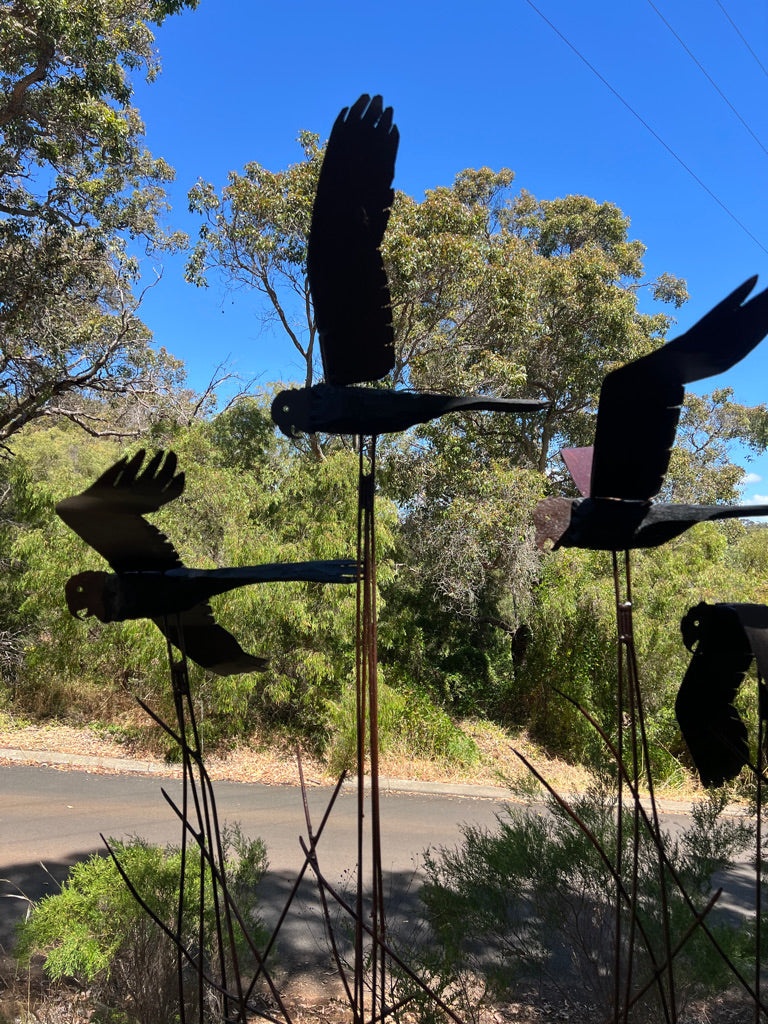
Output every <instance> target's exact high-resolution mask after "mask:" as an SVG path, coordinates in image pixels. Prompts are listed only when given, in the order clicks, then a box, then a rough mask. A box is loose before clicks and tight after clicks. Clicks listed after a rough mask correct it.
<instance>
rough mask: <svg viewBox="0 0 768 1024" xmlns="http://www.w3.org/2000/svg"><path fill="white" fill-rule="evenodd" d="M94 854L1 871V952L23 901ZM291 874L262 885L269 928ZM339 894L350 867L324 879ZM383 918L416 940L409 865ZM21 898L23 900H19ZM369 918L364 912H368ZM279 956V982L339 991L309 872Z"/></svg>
mask: <svg viewBox="0 0 768 1024" xmlns="http://www.w3.org/2000/svg"><path fill="white" fill-rule="evenodd" d="M93 853H99V854H101V855H104V856H106V851H105V850H103V849H102V850H84V851H83V852H82V853H78V854H75V855H73V856H71V857H67V858H64V859H62V860H57V861H48V862H46V863H45V864H42V863H41V862H40V861H34V862H30V863H27V864H14V865H12V866H10V867H8V868H5V869H4V870H3V878H2V880H0V952H5V953H9V954H10V953H12V951H13V947H14V941H15V929H16V926H17V924H18V922H19V921H21V920H23V919H24V917H25V915H26V914H27V913H28V911H29V909H30V903H29V902H28V901H30V900H31V901H38V900H40V899H42V898H43V897H45V896H48V895H52V894H54V893H56V892H58V890H59V886H60V884H61V883H62V882H63V881H64V879H65V878H66V877H67V875H68V873H69V870H70V868H71V867H72V866H73V865H74V864H76V863H78V862H79V861H83V860H85V859H87V858H88V857H90V856H91V855H92V854H93ZM294 882H295V876H293V875H291V874H289V873H287V872H267V874H266V876H265V877H264V879H263V881H262V883H261V885H260V886H259V906H260V910H261V914H262V916H263V918H264V921H265V923H266V925H267V927H268V929H269V930H270V932H271V931H272V929H273V928H274V926H275V924H276V923H277V921H278V919H279V917H280V914H281V912H282V910H283V908H284V907H285V905H286V903H287V902H288V900H289V897H290V894H291V890H292V889H293V886H294ZM329 882H330V883H331V885H333V886H334V888H336V889H337V890H338V891H339V892H340V893H341V895H342V896H343V898H344V899H345V900H346V901H347V902H348V903H349V904H350V905H351V906H354V904H355V879H354V877H353V875H352V874H351V873H347V874H345V876H344V877H342V878H339V879H333V878H332V879H329ZM384 885H385V895H386V907H385V911H386V918H387V934H388V939H389V940H390V941H391V942H392V943H393V945H394V947H395V948H396V949H398V950H401V949H403V948H405V947H408V946H409V945H410V944H411V943H416V942H418V938H419V935H420V933H421V932H422V931H423V924H422V914H421V906H420V903H419V899H418V879H416V878H415V876H414V872H413V871H412V870H410V869H409V870H407V871H398V872H389V873H387V874H386V875H385V883H384ZM17 897H22V898H17ZM328 902H329V911H330V913H329V916H330V920H331V924H332V927H333V931H334V936H335V940H336V943H337V948H338V950H339V953H340V955H341V957H342V959H344V960H345V961H346V962H347V963H350V964H351V962H352V956H353V948H354V921H353V920H352V919H351V918H350V916H349V915H348V914H347V912H346V911H345V910H344V909H343V908H342V907H340V906H339V905H338V904H336V903H335V902H334V901H333V900H332V899H331V898H330V897H329V901H328ZM366 917H367V910H366ZM275 948H276V954H273V955H272V956H271V957H270V962H271V963H272V964H274V965H275V966H274V968H273V970H274V972H275V974H276V976H277V977H278V978H279V979H280V980H281V983H283V984H294V983H297V984H306V985H310V984H311V985H312V987H313V988H314V989H316V988H317V987H318V986H320V987H321V988H322V987H326V986H327V988H328V991H329V994H338V992H339V990H340V985H339V983H338V976H337V975H338V972H337V970H336V967H335V962H334V958H333V954H332V950H331V945H330V942H329V940H328V936H327V930H326V925H325V919H324V915H323V911H322V905H321V901H320V898H319V896H318V889H317V884H316V882H315V880H314V877H313V876H312V875H311V872H309V871H308V872H307V874H306V875H305V877H304V879H303V880H302V882H301V885H300V886H299V889H298V891H297V893H296V896H295V898H294V900H293V902H292V904H291V907H290V910H289V912H288V914H287V916H286V919H285V921H284V922H283V925H282V927H281V928H280V932H279V935H278V938H277V942H276V946H275Z"/></svg>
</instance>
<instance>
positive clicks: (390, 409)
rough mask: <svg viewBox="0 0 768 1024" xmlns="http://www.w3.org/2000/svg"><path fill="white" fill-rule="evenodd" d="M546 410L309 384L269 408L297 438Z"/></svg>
mask: <svg viewBox="0 0 768 1024" xmlns="http://www.w3.org/2000/svg"><path fill="white" fill-rule="evenodd" d="M546 405H547V403H546V402H539V401H537V400H536V399H532V398H490V397H486V396H483V395H465V396H454V395H436V394H429V393H424V392H422V393H416V392H410V391H384V390H380V389H377V388H356V387H337V386H335V385H333V384H315V385H314V387H311V388H302V389H301V390H298V389H296V390H289V391H281V392H280V394H278V395H277V396H276V398H275V400H274V402H273V403H272V419H273V420H274V422H275V423H276V424H277V425H278V426H279V427H280V429H281V430H282V431H283V433H284V434H286V435H287V436H289V437H291V436H295V435H296V434H297V433H325V434H393V433H396V432H398V431H401V430H408V429H409V428H410V427H413V426H415V425H416V424H417V423H428V422H429V421H430V420H433V419H436V418H437V417H439V416H444V415H445V414H446V413H448V412H457V411H460V410H462V409H463V410H466V411H470V410H480V411H485V412H510V413H511V412H535V411H536V410H538V409H544V408H545V407H546Z"/></svg>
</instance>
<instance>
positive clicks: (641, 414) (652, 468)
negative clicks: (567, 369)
mask: <svg viewBox="0 0 768 1024" xmlns="http://www.w3.org/2000/svg"><path fill="white" fill-rule="evenodd" d="M756 281H757V278H756V277H752V278H750V279H749V280H748V281H745V282H744V284H742V285H741V286H740V287H739V288H737V289H736V290H735V291H733V292H732V293H731V294H730V295H729V296H728V297H727V298H726V299H724V300H723V301H722V302H720V303H719V304H718V305H717V306H715V307H714V309H712V310H710V311H709V313H707V314H706V315H705V316H704V317H702V319H701V320H699V321H698V323H696V324H694V325H693V327H691V328H690V330H688V331H686V333H685V334H681V335H680V337H678V338H674V339H673V340H672V341H670V342H669V343H668V344H666V345H664V346H662V348H660V349H657V350H656V351H655V352H651V353H650V354H649V355H646V356H642V357H641V358H639V359H635V360H634V361H633V362H631V363H627V364H626V365H625V366H622V367H620V368H619V369H617V370H612V371H611V372H610V373H609V374H608V375H607V376H606V378H605V380H604V381H603V386H602V389H601V391H600V400H599V403H598V409H597V425H596V429H595V443H594V446H593V447H592V448H591V449H590V448H587V449H583V448H578V449H564V450H563V451H562V453H561V454H562V456H563V458H564V460H565V463H566V466H567V467H568V469H569V470H570V472H571V475H572V476H573V478H574V481H575V483H576V485H577V487H578V489H579V490H580V491H581V493H582V494H583V495H584V497H582V498H547V499H545V500H544V501H542V502H540V503H539V505H538V506H537V508H536V510H535V511H534V514H533V517H534V522H535V524H536V540H537V543H538V544H539V546H540V547H544V546H545V545H546V544H547V542H548V541H551V542H553V544H554V547H555V548H559V547H581V548H592V549H597V550H605V551H622V550H628V549H630V548H647V547H656V546H657V545H659V544H663V543H665V542H666V541H668V540H671V539H672V538H673V537H677V536H679V535H680V534H681V533H684V532H685V531H686V530H687V529H689V527H691V526H693V525H694V524H695V523H700V522H703V521H705V520H713V519H731V518H734V517H736V516H744V515H749V516H761V515H768V505H750V506H741V505H685V504H671V503H662V502H658V503H654V502H653V501H652V499H653V497H654V496H655V495H656V494H658V492H659V490H660V489H661V485H662V483H663V482H664V477H665V475H666V472H667V469H668V468H669V460H670V456H671V451H672V446H673V444H674V442H675V434H676V431H677V424H678V420H679V418H680V408H681V406H682V403H683V398H684V395H685V385H686V384H690V383H693V382H694V381H697V380H702V379H703V378H705V377H711V376H714V375H715V374H718V373H722V372H723V371H725V370H728V369H730V368H731V367H732V366H735V364H736V363H738V362H739V360H741V359H743V358H744V356H746V355H747V354H748V353H749V352H751V351H752V349H753V348H754V347H755V346H756V345H757V344H758V343H759V342H760V341H761V340H762V339H763V337H765V335H766V334H768V290H765V291H762V292H760V293H759V294H758V295H755V296H754V297H753V298H752V299H750V300H749V301H745V300H746V299H747V296H748V295H749V293H750V292H751V291H752V289H753V288H754V286H755V283H756Z"/></svg>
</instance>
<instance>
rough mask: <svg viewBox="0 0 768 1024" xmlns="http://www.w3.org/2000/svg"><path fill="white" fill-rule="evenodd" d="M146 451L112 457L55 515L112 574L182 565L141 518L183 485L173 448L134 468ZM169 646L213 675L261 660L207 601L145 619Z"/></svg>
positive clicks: (257, 666)
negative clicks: (245, 647) (111, 462)
mask: <svg viewBox="0 0 768 1024" xmlns="http://www.w3.org/2000/svg"><path fill="white" fill-rule="evenodd" d="M145 455H146V452H145V451H144V449H141V450H140V451H138V452H136V454H135V455H134V456H132V457H131V458H128V457H127V456H126V457H125V458H122V459H120V460H119V461H118V462H116V463H115V464H114V465H113V466H110V468H109V469H108V470H107V471H106V472H105V473H102V475H101V476H100V477H99V478H98V479H97V480H95V481H94V482H93V483H92V484H91V486H90V487H87V488H86V489H85V490H84V491H83V492H82V494H77V495H75V496H74V497H72V498H65V499H64V500H63V501H60V502H59V503H58V504H57V505H56V512H57V513H58V515H59V516H60V517H61V519H63V521H64V522H65V523H66V524H67V526H69V527H70V528H71V529H72V530H74V531H75V533H76V534H77V535H78V536H79V537H81V538H82V539H83V540H84V541H85V542H86V544H89V545H90V546H91V547H92V548H93V549H94V550H95V551H98V553H99V554H100V555H102V556H103V557H104V558H106V560H107V561H108V562H109V564H110V565H111V566H112V568H113V569H114V570H115V572H117V573H126V572H165V571H167V570H169V569H177V568H182V567H183V566H182V561H181V559H180V558H179V556H178V554H177V552H176V549H175V548H174V546H173V544H171V542H170V541H169V540H168V538H167V537H166V536H165V535H164V534H163V533H161V532H160V530H158V529H157V527H155V526H153V525H152V524H151V523H148V522H147V520H146V519H145V518H144V516H145V515H146V514H147V513H150V512H156V511H157V510H158V509H159V508H161V507H162V506H163V505H165V504H166V503H167V502H169V501H173V499H174V498H178V497H179V495H180V494H181V493H182V492H183V490H184V474H183V473H177V472H176V461H177V460H176V455H175V453H174V452H168V453H167V454H166V453H165V452H162V451H159V452H157V453H156V454H155V455H153V456H152V458H151V459H150V460H149V462H148V463H147V464H146V466H145V467H144V469H143V471H142V469H141V467H142V465H143V463H144V458H145ZM152 621H153V622H154V623H155V625H156V626H158V628H159V629H160V630H161V632H162V633H163V634H164V635H165V636H166V637H167V638H168V639H169V640H170V641H171V643H172V644H174V646H176V647H178V648H180V649H181V650H185V651H186V653H187V654H188V655H189V657H190V658H192V660H193V661H195V662H197V664H198V665H202V666H203V668H208V669H211V671H213V672H217V673H218V674H219V675H232V674H235V673H238V672H257V671H261V670H263V669H264V668H266V666H267V664H268V662H267V660H266V659H265V658H258V657H254V656H253V655H251V654H248V653H247V652H246V651H244V650H243V649H242V647H240V645H239V643H238V642H237V640H235V638H234V637H233V636H232V634H231V633H229V632H228V631H227V630H226V629H224V627H223V626H220V625H218V623H217V622H216V620H215V619H214V617H213V612H212V610H211V607H210V605H209V604H208V602H207V601H201V602H200V603H199V604H197V605H195V606H194V607H193V608H190V609H188V610H187V611H184V612H181V613H179V614H174V615H169V616H167V617H163V618H155V619H153V620H152Z"/></svg>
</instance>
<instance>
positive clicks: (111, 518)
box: [56, 448, 184, 573]
mask: <svg viewBox="0 0 768 1024" xmlns="http://www.w3.org/2000/svg"><path fill="white" fill-rule="evenodd" d="M145 455H146V452H145V451H144V449H143V448H142V449H141V450H139V451H138V452H136V454H135V455H134V456H132V457H131V458H128V457H127V456H126V457H124V458H122V459H120V460H119V461H118V462H116V463H115V464H114V466H110V468H109V469H108V470H107V471H106V472H105V473H102V474H101V476H100V477H99V478H98V480H95V481H94V482H93V483H92V484H91V486H90V487H87V488H86V489H85V490H84V491H83V492H82V494H77V495H75V496H74V497H72V498H65V499H64V500H63V501H60V502H59V503H58V504H57V506H56V512H57V513H58V515H59V516H60V517H61V519H63V520H64V522H65V523H66V524H67V526H69V527H70V529H72V530H74V531H75V533H76V534H77V535H78V536H79V537H81V538H82V539H83V540H84V541H85V542H86V544H89V545H90V546H91V547H92V548H93V549H94V551H98V553H99V554H100V555H101V556H102V557H103V558H106V560H107V561H108V562H109V564H110V565H111V566H112V568H113V569H114V570H115V572H118V573H119V572H152V571H154V572H162V571H164V570H166V569H174V568H177V567H179V566H181V564H182V563H181V559H180V558H179V556H178V554H177V553H176V549H175V548H174V546H173V544H171V542H170V541H169V540H168V538H167V537H166V536H165V535H164V534H163V533H161V532H160V530H158V529H157V527H155V526H152V524H151V523H148V522H147V520H146V519H144V516H145V515H146V514H147V513H149V512H157V510H158V509H159V508H161V507H162V506H163V505H165V504H167V502H169V501H173V499H174V498H178V497H179V495H180V494H181V493H182V492H183V490H184V474H183V473H177V472H176V455H175V454H174V453H173V452H168V454H167V455H166V454H165V452H162V451H160V452H157V454H156V455H153V456H152V458H151V459H150V460H149V462H148V463H147V465H146V466H145V468H144V470H143V472H140V470H141V467H142V464H143V462H144V457H145Z"/></svg>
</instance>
